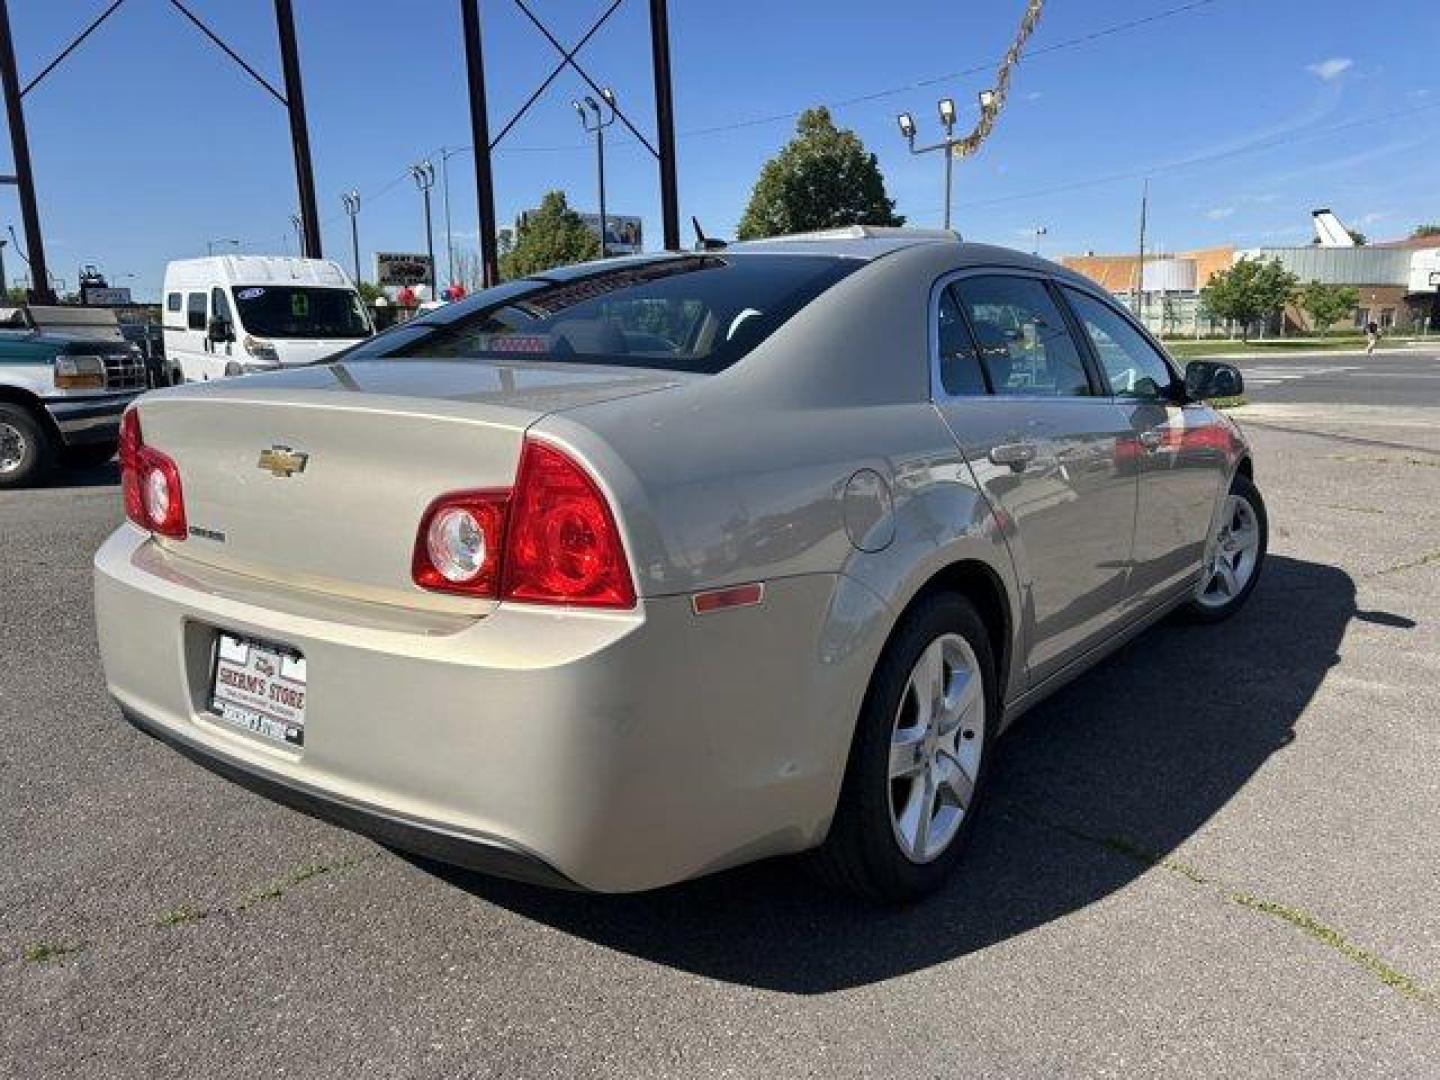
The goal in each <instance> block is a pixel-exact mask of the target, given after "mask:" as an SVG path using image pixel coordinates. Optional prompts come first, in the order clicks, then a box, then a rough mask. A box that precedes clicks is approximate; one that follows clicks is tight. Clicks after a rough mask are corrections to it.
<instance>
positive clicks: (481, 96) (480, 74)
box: [460, 0, 500, 289]
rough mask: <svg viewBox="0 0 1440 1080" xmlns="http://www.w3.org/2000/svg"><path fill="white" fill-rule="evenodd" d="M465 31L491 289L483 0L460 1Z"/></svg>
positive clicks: (496, 274)
mask: <svg viewBox="0 0 1440 1080" xmlns="http://www.w3.org/2000/svg"><path fill="white" fill-rule="evenodd" d="M460 20H461V23H462V24H463V26H464V31H465V74H466V79H467V82H468V85H469V89H470V142H471V144H472V145H473V146H474V147H475V197H476V203H477V206H478V209H479V211H480V277H481V281H482V282H483V284H484V285H485V287H486V288H487V289H488V288H490V287H491V286H492V285H496V284H498V283H499V281H500V251H499V242H500V238H499V233H498V231H497V230H496V228H495V188H494V184H493V183H492V181H491V177H490V107H489V105H488V104H486V101H485V58H484V48H483V46H482V44H481V40H480V2H479V0H460Z"/></svg>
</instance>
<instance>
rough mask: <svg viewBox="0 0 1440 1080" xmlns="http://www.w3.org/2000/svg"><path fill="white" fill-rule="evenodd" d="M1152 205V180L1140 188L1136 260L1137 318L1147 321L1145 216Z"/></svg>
mask: <svg viewBox="0 0 1440 1080" xmlns="http://www.w3.org/2000/svg"><path fill="white" fill-rule="evenodd" d="M1149 207H1150V181H1149V180H1148V179H1147V180H1146V181H1145V184H1144V186H1143V187H1142V188H1141V189H1140V257H1139V258H1138V259H1137V260H1136V262H1135V318H1137V319H1139V320H1140V321H1141V322H1142V323H1143V322H1144V321H1145V320H1144V316H1143V315H1142V313H1141V309H1142V307H1143V305H1142V303H1141V297H1142V296H1143V295H1144V292H1145V217H1146V214H1147V212H1148V211H1149Z"/></svg>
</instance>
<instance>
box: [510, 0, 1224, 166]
mask: <svg viewBox="0 0 1440 1080" xmlns="http://www.w3.org/2000/svg"><path fill="white" fill-rule="evenodd" d="M1220 2H1222V0H1190V2H1189V3H1185V4H1178V5H1176V6H1175V7H1170V8H1166V9H1164V10H1163V11H1157V12H1155V13H1154V14H1151V15H1145V16H1142V17H1140V18H1136V19H1127V20H1126V21H1124V22H1119V23H1112V24H1110V25H1108V26H1102V27H1098V28H1096V29H1094V30H1091V31H1088V32H1086V33H1084V34H1078V35H1076V36H1075V37H1071V38H1066V39H1064V40H1063V41H1056V42H1052V43H1051V44H1049V45H1042V46H1040V47H1039V48H1035V49H1029V50H1027V51H1026V52H1025V54H1024V56H1023V57H1022V59H1024V60H1033V59H1035V58H1036V57H1040V56H1049V55H1051V54H1053V53H1057V52H1063V51H1065V50H1067V49H1077V48H1080V47H1081V46H1084V45H1090V44H1092V43H1094V42H1096V41H1099V40H1102V39H1103V38H1107V37H1113V36H1115V35H1116V34H1123V33H1127V32H1129V31H1131V30H1136V29H1139V28H1140V27H1142V26H1148V25H1150V24H1151V23H1157V22H1161V21H1162V20H1165V19H1172V18H1175V17H1176V16H1179V15H1188V14H1190V13H1191V12H1194V11H1198V10H1200V9H1201V8H1206V7H1210V6H1212V5H1214V4H1218V3H1220ZM992 67H993V61H987V62H985V63H979V64H973V65H971V66H970V67H966V68H961V69H960V70H958V71H947V72H945V73H944V74H942V75H931V76H928V77H926V78H923V79H917V80H915V81H914V82H909V83H905V84H904V85H903V86H891V87H887V88H885V89H883V90H871V91H869V92H867V93H864V94H855V95H853V96H851V97H845V98H836V99H835V100H833V101H822V102H819V104H820V105H822V106H824V107H825V108H827V109H846V108H850V107H851V106H854V105H864V104H867V103H869V102H872V101H881V100H883V99H885V98H889V97H897V96H898V95H900V94H908V93H913V92H914V91H916V90H920V89H924V88H925V87H928V86H934V85H936V84H937V83H944V82H952V81H954V80H955V79H960V78H964V77H965V76H967V75H982V74H985V73H987V72H989V71H990V70H991V69H992ZM810 107H812V106H806V108H810ZM804 111H805V109H804V108H800V109H791V110H789V111H787V112H779V113H769V114H767V115H765V116H752V117H749V118H747V119H744V120H731V121H727V122H726V123H723V124H715V125H713V126H710V127H700V128H690V129H689V130H688V131H680V132H677V135H678V137H679V138H682V139H693V138H703V137H705V136H707V135H721V134H724V133H726V132H731V131H741V130H743V129H745V128H752V127H762V126H764V125H765V124H778V123H780V122H782V121H786V120H795V119H797V118H798V117H799V116H800V114H801V113H803V112H804ZM632 143H633V141H632V140H616V145H621V146H624V145H632ZM585 149H588V147H586V146H585V144H583V143H566V144H563V145H562V144H556V145H553V146H509V147H504V148H503V149H498V150H497V153H511V154H515V153H529V154H539V153H555V152H560V151H566V150H585Z"/></svg>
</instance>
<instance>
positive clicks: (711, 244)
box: [690, 214, 726, 251]
mask: <svg viewBox="0 0 1440 1080" xmlns="http://www.w3.org/2000/svg"><path fill="white" fill-rule="evenodd" d="M690 224H692V225H694V226H695V250H696V251H724V250H725V247H726V244H725V241H724V240H720V239H717V238H716V237H713V236H706V235H705V230H704V229H702V228H701V227H700V219H699V218H698V217H696V216H695V215H694V214H691V215H690Z"/></svg>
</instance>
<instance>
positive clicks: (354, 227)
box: [350, 214, 360, 285]
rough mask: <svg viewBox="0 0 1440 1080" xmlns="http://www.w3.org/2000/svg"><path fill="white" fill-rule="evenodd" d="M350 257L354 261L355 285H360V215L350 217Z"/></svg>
mask: <svg viewBox="0 0 1440 1080" xmlns="http://www.w3.org/2000/svg"><path fill="white" fill-rule="evenodd" d="M350 255H351V258H353V259H354V261H355V284H357V285H358V284H360V215H359V214H351V215H350Z"/></svg>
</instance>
